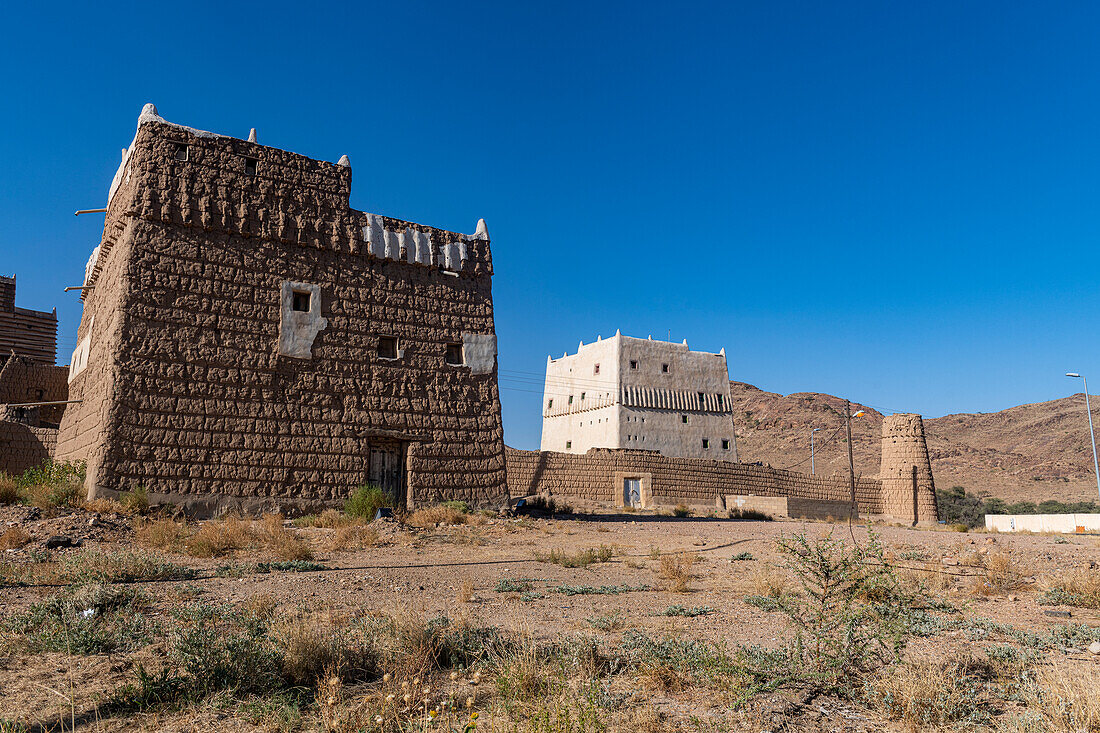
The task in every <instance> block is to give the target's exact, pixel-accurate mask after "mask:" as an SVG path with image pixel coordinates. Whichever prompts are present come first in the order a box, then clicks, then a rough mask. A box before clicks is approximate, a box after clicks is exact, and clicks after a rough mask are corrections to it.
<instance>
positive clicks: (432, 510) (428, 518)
mask: <svg viewBox="0 0 1100 733" xmlns="http://www.w3.org/2000/svg"><path fill="white" fill-rule="evenodd" d="M469 518H470V515H469V514H466V513H465V512H463V511H462V510H460V509H457V508H455V507H453V506H447V505H446V504H439V505H438V506H430V507H425V508H424V509H417V510H416V511H415V512H413V513H412V514H410V515H409V516H408V518H406V519H405V524H410V525H412V526H413V527H434V526H435V525H437V524H466V523H467V522H468V521H469Z"/></svg>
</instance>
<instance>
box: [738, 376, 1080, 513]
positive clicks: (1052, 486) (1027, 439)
mask: <svg viewBox="0 0 1100 733" xmlns="http://www.w3.org/2000/svg"><path fill="white" fill-rule="evenodd" d="M730 396H731V398H732V402H733V409H734V423H735V426H736V431H737V450H738V455H739V457H740V459H741V460H742V461H745V462H750V463H751V462H755V461H760V462H762V463H765V464H770V465H773V466H776V467H778V468H787V467H794V469H795V470H798V471H807V472H808V471H809V470H810V431H811V430H812V429H813V428H821V431H820V432H818V433H817V434H816V437H815V443H816V445H817V447H818V448H819V449H820V450H819V451H815V453H816V456H815V464H816V468H817V472H818V473H824V474H835V473H844V474H847V471H848V453H847V444H846V443H845V440H844V430H843V421H842V416H843V414H844V400H842V399H840V398H837V397H833V396H832V395H827V394H820V393H815V392H800V393H795V394H789V395H781V394H776V393H774V392H765V391H763V390H760V389H758V388H756V387H754V386H752V385H751V384H745V383H743V382H731V383H730ZM852 408H853V412H854V411H856V410H864V411H866V413H867V415H866V416H865V417H863V418H856V419H854V420H853V421H852V452H853V454H854V460H855V466H856V472H857V473H860V474H862V475H864V476H875V475H877V474H878V471H879V459H880V455H881V446H880V443H879V440H880V438H881V436H882V432H881V426H882V414H881V413H879V412H878V411H877V410H874V409H872V408H869V407H866V406H864V405H860V404H857V403H853V404H852ZM924 427H925V433H926V438H927V440H928V450H929V453H930V455H931V458H932V471H933V474H934V476H935V480H936V485H937V486H938V487H940V488H947V487H951V486H963V487H965V488H966V489H967V490H969V491H972V492H978V493H987V494H989V495H991V496H997V497H1001V498H1003V499H1007V500H1009V501H1033V502H1040V501H1043V500H1045V499H1057V500H1060V501H1090V500H1091V501H1095V500H1097V498H1098V497H1097V491H1096V476H1095V475H1094V474H1093V471H1092V452H1091V449H1090V448H1089V429H1088V421H1087V419H1086V415H1085V409H1084V396H1083V395H1081V394H1078V395H1074V396H1072V397H1066V398H1064V399H1060V400H1052V401H1050V402H1037V403H1034V404H1030V405H1020V406H1018V407H1013V408H1010V409H1007V410H1001V411H1000V412H993V413H963V414H957V415H945V416H943V417H936V418H931V419H926V420H925V421H924Z"/></svg>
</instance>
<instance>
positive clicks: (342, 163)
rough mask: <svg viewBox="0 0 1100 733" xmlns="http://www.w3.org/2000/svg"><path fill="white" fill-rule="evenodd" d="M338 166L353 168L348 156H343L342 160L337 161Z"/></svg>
mask: <svg viewBox="0 0 1100 733" xmlns="http://www.w3.org/2000/svg"><path fill="white" fill-rule="evenodd" d="M336 165H338V166H340V167H341V168H351V160H350V159H349V158H348V156H346V155H341V156H340V160H338V161H336Z"/></svg>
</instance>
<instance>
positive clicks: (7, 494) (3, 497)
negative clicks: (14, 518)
mask: <svg viewBox="0 0 1100 733" xmlns="http://www.w3.org/2000/svg"><path fill="white" fill-rule="evenodd" d="M17 501H19V485H18V484H16V483H15V479H14V478H12V477H11V476H9V475H8V474H6V473H0V504H14V503H16V502H17Z"/></svg>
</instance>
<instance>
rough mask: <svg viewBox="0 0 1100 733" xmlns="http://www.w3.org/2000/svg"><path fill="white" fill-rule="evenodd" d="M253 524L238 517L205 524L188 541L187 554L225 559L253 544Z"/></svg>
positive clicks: (229, 517)
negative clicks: (231, 553)
mask: <svg viewBox="0 0 1100 733" xmlns="http://www.w3.org/2000/svg"><path fill="white" fill-rule="evenodd" d="M252 539H253V534H252V523H251V522H249V521H247V520H245V519H241V518H240V517H237V516H228V517H225V518H223V519H216V520H211V521H209V522H204V523H203V524H202V526H201V527H199V531H198V532H196V533H195V534H194V535H192V536H191V538H190V539H188V540H187V545H186V549H187V554H188V555H191V556H192V557H224V556H226V555H228V554H229V553H230V552H233V551H235V550H243V549H245V548H246V547H248V546H249V545H251V544H252Z"/></svg>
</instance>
